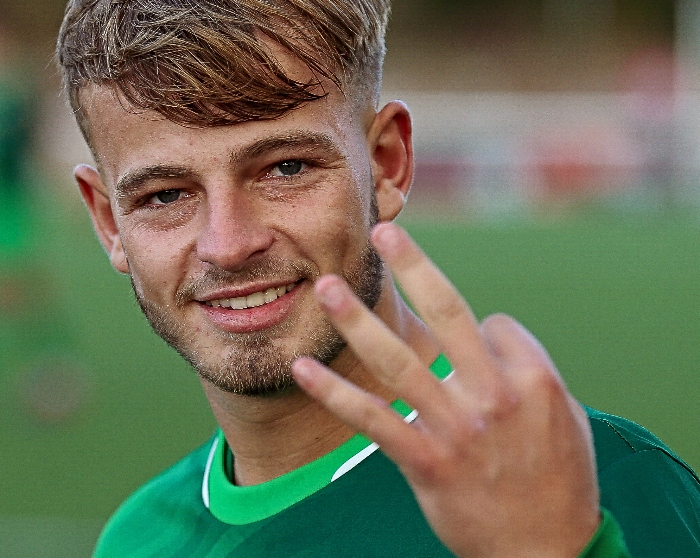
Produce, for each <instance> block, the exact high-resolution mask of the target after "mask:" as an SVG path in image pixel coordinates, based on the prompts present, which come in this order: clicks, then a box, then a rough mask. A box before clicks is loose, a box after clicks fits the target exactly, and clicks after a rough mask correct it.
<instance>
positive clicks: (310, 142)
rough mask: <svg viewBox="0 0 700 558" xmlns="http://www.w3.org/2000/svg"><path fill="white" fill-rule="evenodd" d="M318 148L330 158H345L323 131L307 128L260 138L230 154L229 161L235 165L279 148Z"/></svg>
mask: <svg viewBox="0 0 700 558" xmlns="http://www.w3.org/2000/svg"><path fill="white" fill-rule="evenodd" d="M289 148H295V149H307V150H312V149H320V150H322V151H326V152H327V153H328V154H329V156H330V158H337V159H341V158H342V159H345V155H344V154H343V152H342V151H341V150H340V149H339V147H338V145H337V143H336V142H335V141H333V139H332V138H331V136H329V135H328V134H324V133H323V132H311V131H307V130H295V131H290V132H285V133H284V134H279V135H273V136H268V137H264V138H261V139H259V140H257V141H255V142H253V143H251V144H250V145H248V146H246V147H244V148H242V149H241V150H238V151H235V152H234V153H232V154H231V163H232V164H233V165H237V164H240V163H242V162H243V161H245V160H248V159H254V158H256V157H259V156H261V155H264V154H265V153H268V152H270V151H277V150H280V149H289Z"/></svg>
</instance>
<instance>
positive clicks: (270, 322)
mask: <svg viewBox="0 0 700 558" xmlns="http://www.w3.org/2000/svg"><path fill="white" fill-rule="evenodd" d="M305 285H306V281H302V282H301V283H299V284H297V286H296V287H294V288H293V289H292V290H291V291H289V292H288V293H286V294H284V295H282V296H281V297H279V298H277V299H275V300H273V301H272V302H268V303H267V304H263V305H262V306H256V307H255V308H245V309H243V310H233V309H231V308H223V307H219V308H214V307H213V306H208V305H207V304H203V303H200V308H201V309H202V311H203V312H204V313H205V315H206V316H207V318H208V319H209V321H210V322H212V323H213V324H214V325H215V326H216V327H217V328H218V329H222V330H224V331H227V332H229V333H250V332H253V331H260V330H263V329H267V328H269V327H273V326H276V325H277V324H279V323H281V322H283V321H284V320H285V319H286V318H287V316H289V314H290V313H291V311H292V309H293V308H294V304H295V301H296V299H297V298H298V297H299V296H301V291H302V289H304V287H305Z"/></svg>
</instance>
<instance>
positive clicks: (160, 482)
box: [94, 440, 212, 558]
mask: <svg viewBox="0 0 700 558" xmlns="http://www.w3.org/2000/svg"><path fill="white" fill-rule="evenodd" d="M211 443H212V440H209V441H208V442H207V443H206V444H204V445H202V446H201V447H199V448H198V449H196V450H195V451H193V452H191V453H190V454H188V455H187V456H185V457H184V458H183V459H181V460H180V461H178V462H177V463H175V464H174V465H173V466H171V467H170V468H168V469H167V470H165V471H164V472H162V473H161V474H159V475H158V476H156V477H154V478H153V479H151V480H150V481H148V482H147V483H146V484H145V485H143V486H142V487H141V488H139V489H138V490H137V491H136V492H134V493H133V494H132V495H131V496H130V497H129V498H127V500H125V501H124V503H122V504H121V506H119V508H118V509H117V511H116V512H115V513H114V515H113V516H112V517H111V518H110V519H109V521H108V522H107V524H106V525H105V527H104V529H103V531H102V534H101V535H100V538H99V540H98V542H97V548H96V550H95V555H94V556H95V558H111V557H117V556H151V555H155V554H154V553H153V551H154V550H155V549H156V548H159V547H161V546H162V545H163V544H164V542H163V541H165V540H167V539H168V538H169V537H171V536H173V535H175V534H176V535H177V537H176V538H177V539H179V540H182V538H183V534H184V533H185V532H187V531H188V530H189V529H191V528H192V524H193V521H192V519H193V518H196V517H198V516H206V515H207V514H208V511H207V510H206V508H205V507H204V503H203V501H202V497H201V494H202V491H201V485H202V478H203V475H204V469H205V466H206V460H207V455H208V452H209V449H210V447H211Z"/></svg>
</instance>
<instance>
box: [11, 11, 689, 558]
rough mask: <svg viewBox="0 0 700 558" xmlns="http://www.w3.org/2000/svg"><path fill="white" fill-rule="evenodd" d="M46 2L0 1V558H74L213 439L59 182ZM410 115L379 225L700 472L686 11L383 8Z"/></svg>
mask: <svg viewBox="0 0 700 558" xmlns="http://www.w3.org/2000/svg"><path fill="white" fill-rule="evenodd" d="M63 8H64V2H63V0H25V1H24V2H11V1H10V0H0V557H23V558H24V557H34V556H37V557H39V556H40V557H43V558H46V557H71V558H76V557H80V556H88V555H89V554H90V551H91V549H92V547H93V545H94V542H95V539H96V537H97V534H98V532H99V529H100V527H101V526H102V524H103V523H104V521H105V520H106V519H107V517H108V516H109V515H110V514H111V513H112V512H113V511H114V509H115V507H116V506H117V505H118V504H119V503H120V502H121V501H122V500H123V499H124V498H125V497H126V496H127V495H128V494H129V493H130V492H132V491H133V490H134V489H135V488H136V487H138V486H139V485H140V484H142V483H143V482H144V481H145V480H147V479H148V478H150V477H151V476H152V475H154V474H155V473H157V472H159V471H160V470H162V469H163V468H165V467H166V466H168V465H169V464H171V463H172V462H174V461H175V460H176V459H177V458H179V457H181V456H182V455H184V454H185V453H187V452H188V451H189V450H190V449H192V448H193V447H195V446H197V445H199V444H201V443H203V442H204V441H205V440H206V439H207V438H208V437H209V436H210V435H211V433H212V432H213V429H214V427H215V424H214V421H213V419H212V417H211V414H210V411H209V409H208V406H207V404H206V400H205V399H204V397H203V395H202V394H201V392H200V387H199V385H198V382H197V380H196V378H195V375H194V374H193V373H192V372H191V371H190V370H188V368H187V367H186V366H185V365H184V364H183V363H182V362H180V360H179V358H178V357H177V356H176V355H175V354H174V353H173V352H172V351H170V350H169V349H168V348H167V347H166V346H165V345H164V343H162V342H161V341H160V340H159V339H158V338H157V337H156V336H155V335H154V334H152V333H151V332H150V331H149V328H148V327H147V325H146V323H145V321H144V319H142V318H141V316H140V313H139V311H138V309H137V306H136V304H135V303H134V302H133V297H132V295H131V292H130V286H129V282H128V280H127V279H126V278H124V277H121V276H118V275H117V274H116V273H114V272H113V271H112V270H111V269H110V267H109V265H108V262H107V259H106V257H105V256H104V254H103V253H102V251H101V248H100V247H99V246H98V243H97V242H96V240H95V239H94V235H93V233H92V230H91V227H90V224H89V222H88V219H87V215H86V212H85V211H84V209H83V207H82V204H81V202H80V200H79V199H78V196H77V190H76V188H75V187H74V185H73V183H72V180H71V169H72V166H73V165H75V164H76V163H79V162H89V161H90V155H89V153H88V152H87V150H86V148H85V146H84V144H83V142H82V140H81V138H80V136H79V134H78V132H77V129H76V126H75V124H74V123H73V121H72V117H71V115H70V113H69V111H68V110H67V108H66V103H65V99H64V98H63V97H62V96H61V95H60V91H59V80H58V76H57V72H56V70H55V66H54V63H53V61H52V49H53V42H54V40H55V35H56V32H57V29H58V26H59V24H60V19H61V16H62V12H63ZM388 49H389V52H388V56H387V62H386V70H385V87H384V89H385V97H386V99H387V100H388V99H391V98H401V99H403V100H405V101H406V102H407V103H408V104H409V106H410V107H411V108H412V111H413V115H414V118H415V132H416V153H417V164H416V179H415V184H414V188H413V192H412V194H411V200H410V202H409V206H408V207H407V209H406V210H405V212H404V213H403V215H402V217H401V221H402V223H403V224H404V225H405V226H406V227H408V228H409V230H410V231H411V232H412V233H413V234H414V236H415V237H416V238H417V239H418V240H419V241H420V242H421V244H422V245H423V246H424V247H425V249H426V250H427V251H428V252H429V254H430V255H431V256H432V257H433V258H434V259H435V261H437V262H438V264H439V265H440V266H441V267H442V268H443V269H444V270H445V272H446V273H447V275H448V276H449V277H450V278H451V279H452V280H453V281H454V282H455V283H456V284H457V286H458V287H459V288H460V290H461V291H462V292H463V293H464V295H465V296H466V297H467V298H468V300H469V301H470V303H471V304H472V305H473V307H474V309H475V311H476V313H477V315H478V316H480V317H483V316H485V315H487V314H489V313H491V312H495V311H502V312H507V313H510V314H512V315H514V316H515V317H516V318H518V319H519V320H521V321H522V322H524V323H525V324H526V325H527V326H528V327H529V328H530V329H531V330H532V331H533V332H534V333H535V334H536V335H537V336H538V337H539V338H540V339H541V340H542V341H543V343H544V344H545V346H546V347H547V348H548V349H549V351H550V352H551V354H552V356H553V358H554V360H555V362H556V363H557V364H558V366H559V368H560V370H561V372H562V374H563V375H564V377H565V379H566V381H567V383H568V385H569V387H570V389H571V390H572V391H573V393H574V394H575V395H576V396H577V397H578V398H579V399H580V400H581V401H582V402H583V403H586V404H588V405H591V406H594V407H597V408H600V409H602V410H604V411H608V412H611V413H614V414H620V415H624V416H627V417H629V418H631V419H633V420H635V421H637V422H639V423H641V424H643V425H644V426H646V427H648V428H650V429H651V430H653V431H654V432H655V433H656V434H658V435H659V436H660V437H661V438H662V439H664V440H665V441H666V442H667V443H669V444H670V445H671V446H672V447H673V448H674V449H675V450H676V451H677V452H678V453H679V454H680V456H681V457H682V458H683V459H685V460H686V461H688V462H689V463H690V464H691V465H692V466H693V467H695V468H696V469H700V444H698V442H697V435H696V433H697V432H698V431H699V430H700V410H699V409H698V406H697V404H696V400H697V397H698V394H700V379H698V371H700V366H699V364H700V348H699V347H700V343H699V342H698V341H700V296H699V293H698V289H697V278H698V277H699V276H700V249H699V247H700V221H699V218H700V3H698V2H696V1H694V0H675V1H674V0H499V1H497V2H494V1H489V0H395V1H394V16H393V19H392V23H391V27H390V32H389V36H388Z"/></svg>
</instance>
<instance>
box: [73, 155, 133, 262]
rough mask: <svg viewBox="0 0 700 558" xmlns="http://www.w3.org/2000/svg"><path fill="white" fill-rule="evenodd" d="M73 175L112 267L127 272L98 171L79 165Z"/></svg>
mask: <svg viewBox="0 0 700 558" xmlns="http://www.w3.org/2000/svg"><path fill="white" fill-rule="evenodd" d="M73 175H74V176H75V180H76V182H77V183H78V187H79V188H80V194H81V195H82V196H83V200H84V201H85V205H87V208H88V211H89V212H90V217H91V219H92V224H93V226H94V227H95V232H96V233H97V237H98V238H99V239H100V242H101V243H102V246H103V247H104V249H105V251H106V252H107V255H108V256H109V261H110V262H111V263H112V267H114V269H116V270H117V271H119V272H120V273H129V265H128V263H127V261H126V254H125V253H124V247H123V246H122V241H121V238H120V236H119V230H118V229H117V223H116V221H115V220H114V214H113V213H112V206H111V205H110V202H109V195H108V194H107V187H106V186H105V185H104V183H103V182H102V178H101V177H100V173H98V172H97V170H95V169H94V168H93V167H91V166H88V165H79V166H78V167H76V168H75V171H73Z"/></svg>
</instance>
